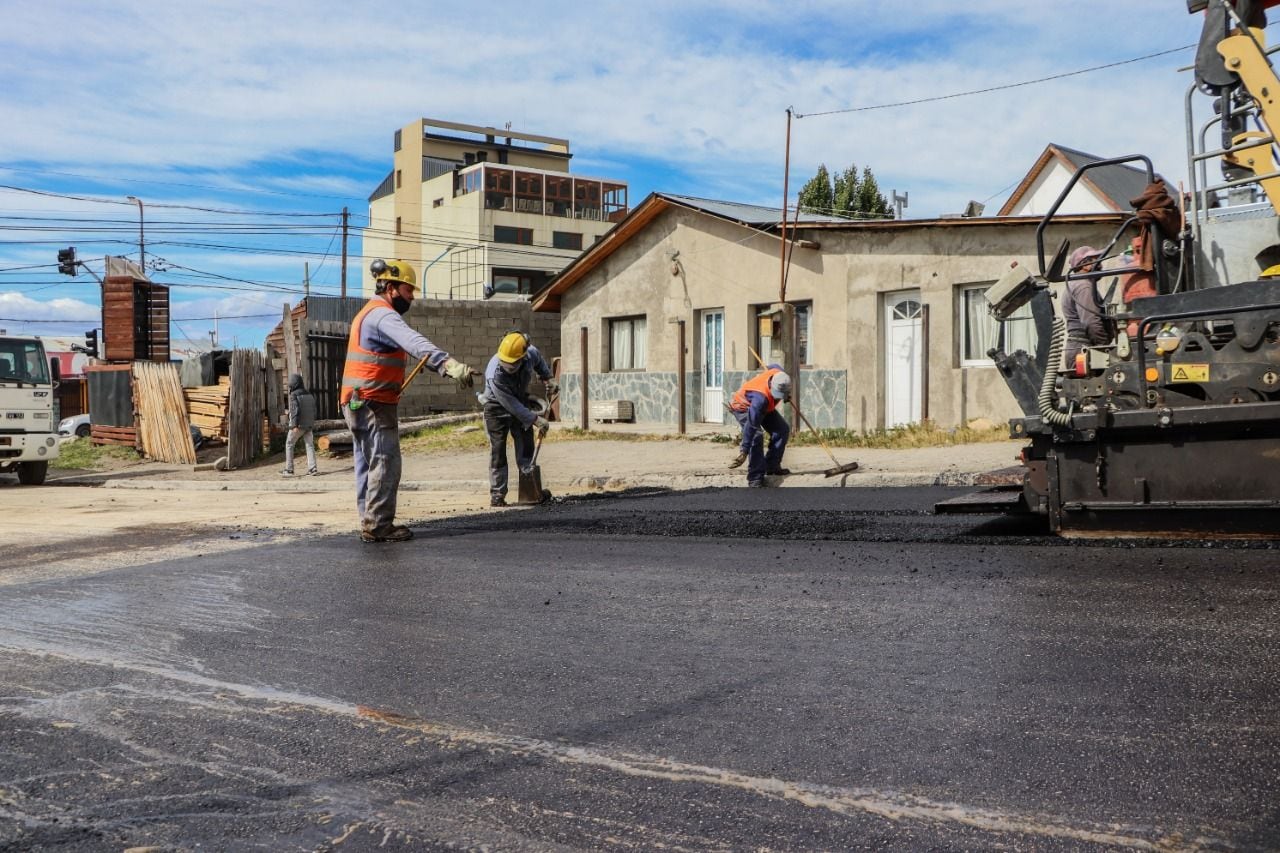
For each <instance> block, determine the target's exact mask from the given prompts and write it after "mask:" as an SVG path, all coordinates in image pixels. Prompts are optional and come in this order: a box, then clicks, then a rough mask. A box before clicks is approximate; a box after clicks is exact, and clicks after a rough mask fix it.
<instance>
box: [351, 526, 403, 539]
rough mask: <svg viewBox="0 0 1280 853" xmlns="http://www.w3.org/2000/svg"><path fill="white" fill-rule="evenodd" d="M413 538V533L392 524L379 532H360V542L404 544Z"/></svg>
mask: <svg viewBox="0 0 1280 853" xmlns="http://www.w3.org/2000/svg"><path fill="white" fill-rule="evenodd" d="M412 538H413V531H412V530H410V529H409V528H407V527H405V526H404V525H402V524H393V525H391V526H390V527H388V528H386V529H385V530H383V531H381V532H375V531H372V530H362V531H360V541H361V542H406V541H408V540H410V539H412Z"/></svg>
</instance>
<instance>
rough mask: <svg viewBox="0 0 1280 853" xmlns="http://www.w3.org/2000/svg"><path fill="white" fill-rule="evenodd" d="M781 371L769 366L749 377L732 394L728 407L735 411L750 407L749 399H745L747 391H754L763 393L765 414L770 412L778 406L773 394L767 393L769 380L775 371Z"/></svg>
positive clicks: (743, 410)
mask: <svg viewBox="0 0 1280 853" xmlns="http://www.w3.org/2000/svg"><path fill="white" fill-rule="evenodd" d="M781 372H782V371H781V370H779V369H778V368H776V367H771V368H769V369H768V370H766V371H765V372H764V373H760V374H757V375H756V376H753V377H751V378H750V379H748V380H747V381H746V382H743V383H742V387H741V388H739V389H738V390H737V392H736V393H735V394H734V395H733V402H732V403H730V404H729V408H731V409H733V410H734V411H735V412H745V411H746V410H747V409H750V408H751V401H750V400H748V399H747V392H748V391H755V392H756V393H757V394H763V395H764V399H765V414H768V413H769V412H772V411H773V410H774V409H776V408H778V401H777V400H775V399H773V395H772V394H770V393H769V380H770V379H772V378H773V375H774V374H775V373H781Z"/></svg>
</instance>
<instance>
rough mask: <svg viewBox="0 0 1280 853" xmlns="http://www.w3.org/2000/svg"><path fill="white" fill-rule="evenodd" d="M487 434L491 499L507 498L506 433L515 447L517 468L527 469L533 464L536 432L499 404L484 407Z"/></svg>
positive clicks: (487, 404)
mask: <svg viewBox="0 0 1280 853" xmlns="http://www.w3.org/2000/svg"><path fill="white" fill-rule="evenodd" d="M484 431H485V432H486V433H488V434H489V496H490V497H494V498H505V497H506V496H507V433H510V434H511V443H512V444H514V445H515V446H516V467H518V468H519V469H520V470H521V471H524V470H525V469H527V468H528V467H529V466H530V465H531V464H532V461H533V430H532V429H529V428H527V427H526V426H525V425H524V424H523V423H521V422H520V419H519V418H517V417H516V416H515V415H513V414H511V413H510V412H508V411H507V410H506V409H504V408H503V407H502V405H501V404H499V403H492V402H490V403H485V404H484Z"/></svg>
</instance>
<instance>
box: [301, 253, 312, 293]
mask: <svg viewBox="0 0 1280 853" xmlns="http://www.w3.org/2000/svg"><path fill="white" fill-rule="evenodd" d="M302 298H303V299H309V298H311V261H303V262H302Z"/></svg>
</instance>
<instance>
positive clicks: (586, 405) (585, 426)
mask: <svg viewBox="0 0 1280 853" xmlns="http://www.w3.org/2000/svg"><path fill="white" fill-rule="evenodd" d="M587 378H588V376H587V327H586V326H583V327H582V430H583V432H585V431H587V430H589V429H591V418H590V415H591V403H590V396H591V395H590V394H589V393H588V391H587V387H588V386H587Z"/></svg>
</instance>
